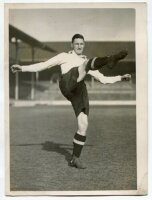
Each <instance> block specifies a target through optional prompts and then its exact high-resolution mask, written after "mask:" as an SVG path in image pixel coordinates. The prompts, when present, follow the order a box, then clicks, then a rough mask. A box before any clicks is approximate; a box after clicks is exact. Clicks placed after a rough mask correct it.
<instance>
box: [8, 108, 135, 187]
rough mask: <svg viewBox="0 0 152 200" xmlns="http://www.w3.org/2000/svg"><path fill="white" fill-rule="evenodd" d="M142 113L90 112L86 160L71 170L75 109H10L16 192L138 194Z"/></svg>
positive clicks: (12, 178) (123, 110)
mask: <svg viewBox="0 0 152 200" xmlns="http://www.w3.org/2000/svg"><path fill="white" fill-rule="evenodd" d="M135 111H136V109H135V107H134V106H130V107H126V106H121V107H120V106H115V107H112V106H108V107H103V106H95V107H90V117H89V128H88V132H87V141H86V145H85V147H84V149H83V152H82V156H81V159H82V161H83V162H84V163H85V164H86V166H87V169H84V170H79V169H76V168H71V167H69V166H68V160H69V159H70V155H71V152H72V147H73V145H72V140H73V136H74V134H75V131H76V130H77V123H76V119H75V116H74V113H73V110H72V107H70V106H35V107H26V108H24V107H22V108H15V107H10V144H11V146H10V183H11V191H82V190H83V191H87V190H88V191H89V190H135V189H136V188H137V180H136V179H137V176H136V173H137V171H136V113H135Z"/></svg>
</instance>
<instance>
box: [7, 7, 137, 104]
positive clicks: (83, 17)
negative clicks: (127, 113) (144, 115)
mask: <svg viewBox="0 0 152 200" xmlns="http://www.w3.org/2000/svg"><path fill="white" fill-rule="evenodd" d="M75 33H80V34H83V35H84V38H85V42H86V46H85V50H84V54H85V55H86V56H87V57H88V58H92V57H94V56H95V57H97V56H105V55H110V54H113V53H116V52H118V51H120V50H122V49H127V50H128V52H129V54H128V56H127V57H126V58H125V59H124V60H123V61H121V62H120V63H119V64H118V65H117V66H116V67H115V68H114V69H112V70H109V69H107V68H106V67H104V68H102V69H101V70H100V71H101V73H103V74H104V75H105V76H115V75H122V74H126V73H130V74H131V75H132V80H131V81H129V82H123V83H122V82H121V83H120V82H118V83H115V84H106V85H104V84H100V83H99V82H98V81H96V80H94V79H93V78H91V77H90V76H89V75H88V76H87V77H86V84H87V87H88V92H89V98H90V100H98V101H104V100H112V101H113V100H114V101H116V100H127V101H128V100H129V101H135V99H136V76H135V74H136V73H135V71H136V67H135V66H136V62H135V11H134V9H118V8H117V9H101V8H99V9H97V8H91V9H90V8H89V9H84V8H82V9H11V10H10V12H9V65H10V66H11V65H12V64H16V63H18V64H21V65H28V64H31V63H37V62H43V61H46V60H48V59H49V58H51V57H53V56H55V55H57V54H58V53H61V52H68V51H69V50H70V47H71V38H72V36H73V35H74V34H75ZM59 79H60V68H59V66H58V67H53V68H51V69H49V70H45V71H42V72H37V73H16V74H13V73H12V72H11V71H10V73H9V84H10V90H9V92H10V94H9V95H10V100H12V101H14V100H40V101H47V100H49V101H54V100H55V101H57V100H65V98H64V97H63V96H62V94H61V93H60V90H59V87H58V81H59Z"/></svg>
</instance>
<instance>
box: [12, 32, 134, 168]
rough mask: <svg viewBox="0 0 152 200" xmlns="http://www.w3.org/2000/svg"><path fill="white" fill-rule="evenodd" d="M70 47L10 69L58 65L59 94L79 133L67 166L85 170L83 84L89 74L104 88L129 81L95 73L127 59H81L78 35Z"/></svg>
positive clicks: (117, 56)
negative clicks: (67, 50)
mask: <svg viewBox="0 0 152 200" xmlns="http://www.w3.org/2000/svg"><path fill="white" fill-rule="evenodd" d="M71 47H72V49H73V50H72V51H70V52H69V53H60V54H58V55H57V56H55V57H53V58H51V59H49V60H48V61H46V62H41V63H37V64H32V65H27V66H20V65H13V66H12V67H11V68H12V71H13V72H16V71H22V72H37V71H42V70H45V69H49V68H51V67H53V66H56V65H60V67H61V80H60V82H59V87H60V90H61V92H62V94H63V95H64V96H65V97H66V98H67V99H68V100H69V101H70V102H71V104H72V107H73V109H74V112H75V115H76V118H77V122H78V130H77V132H76V133H75V135H74V139H73V145H74V146H73V153H72V158H71V160H70V162H69V165H70V166H73V167H76V168H79V169H84V168H86V167H85V166H84V165H83V164H82V162H81V161H80V159H79V157H80V155H81V151H82V148H83V146H84V144H85V141H86V132H87V128H88V115H89V99H88V93H87V89H86V85H85V82H84V78H85V76H86V75H87V74H90V75H91V76H93V77H94V78H95V79H96V80H98V81H100V82H101V83H103V84H106V83H115V82H117V81H128V80H130V78H131V76H130V75H129V74H125V75H123V76H114V77H106V76H104V75H103V74H101V73H100V72H99V71H98V69H100V68H101V67H102V66H104V65H107V67H109V68H112V67H113V66H114V65H115V64H116V63H117V62H118V61H119V60H121V59H124V58H125V57H126V56H127V51H121V52H119V53H118V54H115V55H112V56H105V57H97V58H96V57H95V58H92V59H87V57H86V56H84V55H82V53H83V50H84V47H85V42H84V37H83V36H82V35H80V34H75V35H74V36H73V37H72V43H71Z"/></svg>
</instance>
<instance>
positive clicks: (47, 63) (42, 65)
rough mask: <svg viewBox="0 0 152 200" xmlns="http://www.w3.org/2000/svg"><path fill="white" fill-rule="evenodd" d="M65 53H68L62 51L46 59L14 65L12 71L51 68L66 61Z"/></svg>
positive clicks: (35, 70)
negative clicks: (34, 62) (28, 63)
mask: <svg viewBox="0 0 152 200" xmlns="http://www.w3.org/2000/svg"><path fill="white" fill-rule="evenodd" d="M65 55H66V53H60V54H58V55H57V56H54V57H53V58H51V59H49V60H47V61H45V62H40V63H36V64H31V65H23V66H20V65H13V66H12V67H11V69H12V72H17V71H22V72H39V71H42V70H45V69H49V68H51V67H54V66H56V65H61V64H63V63H64V62H65Z"/></svg>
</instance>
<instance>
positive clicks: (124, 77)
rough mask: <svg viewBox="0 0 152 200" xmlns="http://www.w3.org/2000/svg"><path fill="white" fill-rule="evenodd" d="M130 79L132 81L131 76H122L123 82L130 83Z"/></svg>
mask: <svg viewBox="0 0 152 200" xmlns="http://www.w3.org/2000/svg"><path fill="white" fill-rule="evenodd" d="M130 79H131V75H130V74H125V75H123V76H121V80H122V81H130Z"/></svg>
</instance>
